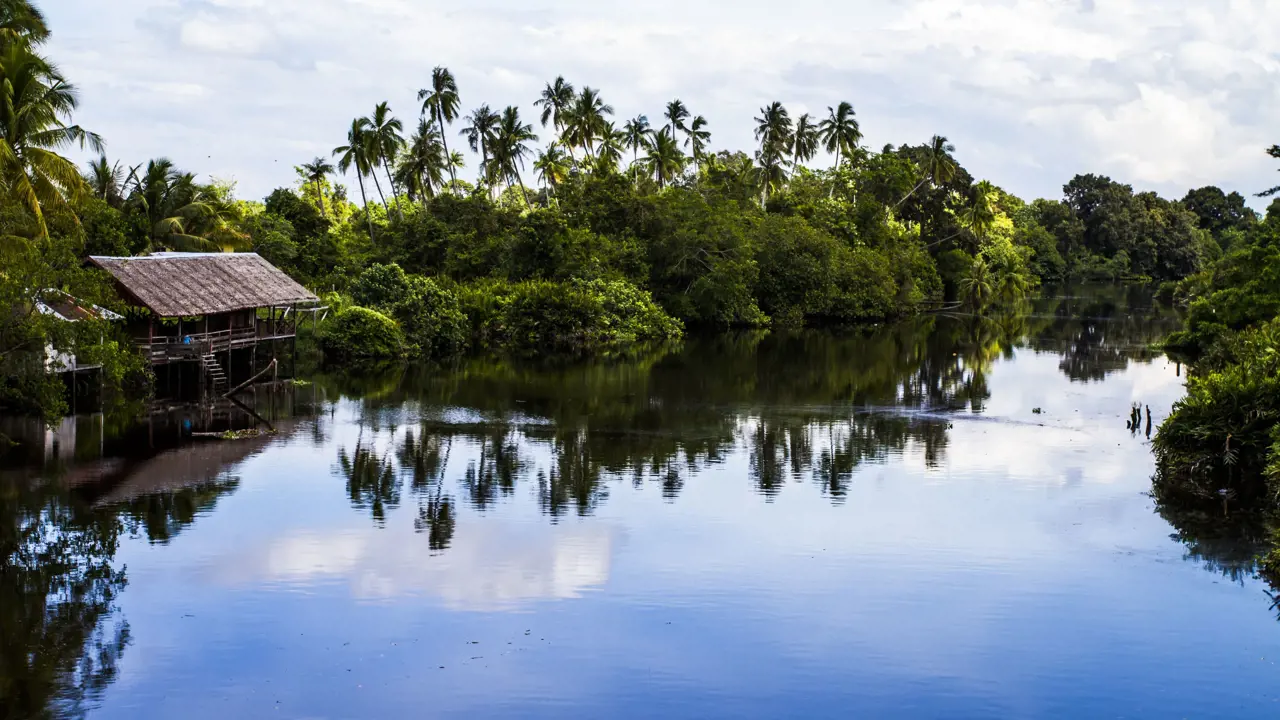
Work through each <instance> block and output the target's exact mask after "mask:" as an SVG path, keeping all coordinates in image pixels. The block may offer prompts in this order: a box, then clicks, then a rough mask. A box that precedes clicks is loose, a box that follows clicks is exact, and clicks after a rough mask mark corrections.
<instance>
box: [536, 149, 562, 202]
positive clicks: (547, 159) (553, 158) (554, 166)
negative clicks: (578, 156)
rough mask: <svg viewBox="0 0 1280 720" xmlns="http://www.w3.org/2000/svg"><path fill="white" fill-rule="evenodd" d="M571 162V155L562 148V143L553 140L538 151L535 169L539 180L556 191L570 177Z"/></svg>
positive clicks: (552, 190)
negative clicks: (544, 148)
mask: <svg viewBox="0 0 1280 720" xmlns="http://www.w3.org/2000/svg"><path fill="white" fill-rule="evenodd" d="M570 163H571V160H570V158H569V156H568V155H566V154H565V153H564V151H563V150H561V149H560V143H556V142H553V143H551V144H550V145H548V146H547V149H546V150H544V151H542V152H540V153H538V158H537V159H536V160H534V161H533V169H534V170H535V171H536V172H537V173H538V180H539V181H540V182H541V183H542V184H543V185H545V186H546V187H548V188H550V189H551V192H553V193H554V192H555V191H556V188H558V187H559V186H560V184H561V183H563V182H564V181H565V180H568V179H569V171H570V170H571V169H572V165H571V164H570Z"/></svg>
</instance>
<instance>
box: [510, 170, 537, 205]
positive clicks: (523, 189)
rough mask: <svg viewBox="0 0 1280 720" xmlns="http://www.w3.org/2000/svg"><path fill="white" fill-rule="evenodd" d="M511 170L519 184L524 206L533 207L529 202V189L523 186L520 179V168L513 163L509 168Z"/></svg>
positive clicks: (522, 181)
mask: <svg viewBox="0 0 1280 720" xmlns="http://www.w3.org/2000/svg"><path fill="white" fill-rule="evenodd" d="M511 172H512V173H513V174H514V175H515V176H516V183H517V184H518V185H520V194H521V195H523V196H524V204H525V207H529V208H531V207H533V205H532V204H531V203H530V202H529V189H528V188H526V187H525V186H524V180H521V179H520V168H518V167H515V166H514V165H513V166H512V168H511Z"/></svg>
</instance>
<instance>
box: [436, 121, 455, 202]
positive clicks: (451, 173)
mask: <svg viewBox="0 0 1280 720" xmlns="http://www.w3.org/2000/svg"><path fill="white" fill-rule="evenodd" d="M436 122H438V123H440V142H442V143H444V157H445V159H446V160H448V159H449V133H447V132H445V131H444V116H443V114H441V113H440V112H439V111H437V112H436ZM449 179H450V180H452V181H453V191H454V192H455V193H456V192H457V191H458V176H457V175H456V174H455V171H454V169H453V163H449Z"/></svg>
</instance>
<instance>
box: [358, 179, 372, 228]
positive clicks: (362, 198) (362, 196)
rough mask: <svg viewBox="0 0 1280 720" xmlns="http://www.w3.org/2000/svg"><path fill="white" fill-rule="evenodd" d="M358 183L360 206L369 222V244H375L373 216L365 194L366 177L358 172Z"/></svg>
mask: <svg viewBox="0 0 1280 720" xmlns="http://www.w3.org/2000/svg"><path fill="white" fill-rule="evenodd" d="M356 182H357V183H359V184H360V205H361V207H363V208H364V219H365V220H368V221H369V242H373V216H372V215H370V214H369V198H368V197H366V196H365V194H364V175H362V174H361V173H360V171H359V169H357V170H356Z"/></svg>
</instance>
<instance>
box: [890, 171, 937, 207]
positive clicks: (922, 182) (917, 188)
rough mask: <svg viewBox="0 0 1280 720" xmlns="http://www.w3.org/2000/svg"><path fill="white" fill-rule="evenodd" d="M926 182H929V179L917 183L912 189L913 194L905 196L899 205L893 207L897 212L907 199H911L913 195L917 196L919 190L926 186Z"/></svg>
mask: <svg viewBox="0 0 1280 720" xmlns="http://www.w3.org/2000/svg"><path fill="white" fill-rule="evenodd" d="M926 182H929V178H925V179H924V180H921V181H920V182H918V183H916V186H915V187H913V188H911V192H909V193H907V194H906V195H903V196H902V199H901V200H899V201H898V204H897V205H894V206H893V209H894V210H897V209H898V208H900V207H902V203H904V202H906V201H907V198H909V197H911V196H912V195H915V194H916V191H917V190H919V189H920V187H921V186H922V185H924V184H925V183H926Z"/></svg>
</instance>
